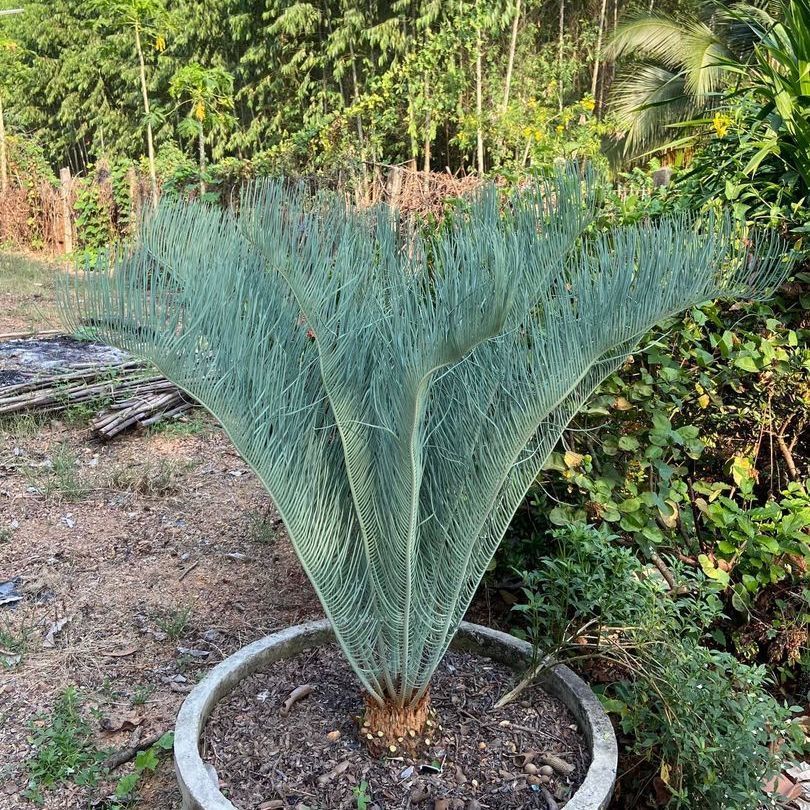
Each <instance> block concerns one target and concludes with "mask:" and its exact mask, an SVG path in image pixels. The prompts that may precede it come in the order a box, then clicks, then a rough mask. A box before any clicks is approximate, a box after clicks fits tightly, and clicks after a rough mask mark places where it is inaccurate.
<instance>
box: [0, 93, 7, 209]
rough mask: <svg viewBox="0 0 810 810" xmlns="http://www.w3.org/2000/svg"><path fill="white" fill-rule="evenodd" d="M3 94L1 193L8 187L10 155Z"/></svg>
mask: <svg viewBox="0 0 810 810" xmlns="http://www.w3.org/2000/svg"><path fill="white" fill-rule="evenodd" d="M3 115H4V114H3V96H2V95H0V193H2V194H5V192H6V190H7V189H8V155H7V153H6V122H5V119H4V117H3Z"/></svg>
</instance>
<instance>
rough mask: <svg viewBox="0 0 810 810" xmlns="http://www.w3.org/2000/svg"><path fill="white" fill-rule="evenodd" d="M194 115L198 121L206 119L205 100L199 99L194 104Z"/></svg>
mask: <svg viewBox="0 0 810 810" xmlns="http://www.w3.org/2000/svg"><path fill="white" fill-rule="evenodd" d="M194 117H195V118H196V119H197V120H198V121H204V120H205V104H204V102H202V101H198V102H197V103H196V104H195V105H194Z"/></svg>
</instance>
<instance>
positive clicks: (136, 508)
mask: <svg viewBox="0 0 810 810" xmlns="http://www.w3.org/2000/svg"><path fill="white" fill-rule="evenodd" d="M197 423H198V424H195V423H192V424H193V425H194V428H193V429H194V430H195V431H199V432H195V433H193V434H192V435H170V434H161V433H159V432H156V433H152V434H141V435H137V434H135V435H129V436H126V437H123V438H120V439H118V440H116V441H114V442H112V443H110V444H109V445H106V446H104V445H100V444H98V443H97V442H96V441H95V440H93V439H91V438H89V437H88V435H87V433H88V431H87V430H86V429H83V428H82V427H81V426H70V425H67V424H66V423H65V422H64V421H60V420H55V421H51V422H49V423H47V424H45V425H41V426H40V425H37V426H36V430H35V431H30V432H29V430H28V429H27V428H28V426H27V425H26V424H25V423H24V422H23V423H20V422H18V423H17V424H15V425H12V428H13V429H11V430H9V429H8V426H6V429H4V430H3V431H2V434H0V459H2V462H0V463H1V464H2V466H0V476H1V477H2V484H0V529H2V530H3V537H4V538H5V542H3V543H2V544H0V581H8V580H15V581H17V583H18V591H19V593H20V594H21V595H22V597H23V598H22V600H21V601H19V602H17V603H13V604H9V605H5V606H0V633H1V634H2V635H0V641H2V642H3V643H0V648H7V647H11V648H12V649H4V650H3V652H2V653H0V654H5V655H6V660H7V664H6V667H5V670H4V671H3V672H2V675H1V676H0V681H1V682H0V693H2V694H1V695H0V702H1V704H2V709H1V710H0V711H2V722H1V723H0V763H2V766H0V767H1V768H2V772H1V773H0V785H2V787H0V808H3V810H5V809H6V808H8V809H9V810H11V809H12V808H17V807H20V806H23V804H24V802H23V800H22V799H21V798H20V793H21V792H22V791H23V790H24V789H25V787H26V780H27V775H26V768H25V763H26V761H27V760H29V759H30V758H31V757H32V756H33V755H34V754H35V751H34V750H32V746H31V745H30V744H29V743H28V741H27V738H28V735H29V724H30V723H31V721H32V720H34V719H35V718H36V715H37V714H38V713H44V714H46V715H47V714H48V713H49V712H50V711H51V710H52V707H53V705H54V703H55V701H56V699H57V696H58V695H59V694H60V693H61V692H62V690H64V688H65V687H67V686H69V685H76V686H77V687H79V690H80V694H81V700H82V711H83V713H84V714H85V715H86V716H87V717H90V718H92V722H93V725H94V727H95V729H96V730H97V731H98V734H97V735H96V741H97V745H98V746H99V747H105V748H106V747H109V748H122V747H126V746H127V745H128V744H130V743H131V740H132V738H133V735H135V734H138V735H143V736H144V737H146V736H149V735H151V734H152V733H154V732H160V731H166V730H169V729H171V727H172V724H173V718H174V716H175V714H176V712H177V709H178V707H179V705H180V703H181V702H182V700H183V697H184V695H185V693H186V692H187V691H189V689H190V686H191V685H192V684H193V683H194V682H195V681H196V680H198V679H199V677H200V676H201V675H202V674H204V672H205V670H206V669H207V668H208V667H209V666H211V665H213V664H214V663H216V662H217V661H219V660H221V659H222V658H223V657H225V656H226V655H228V654H230V653H231V652H233V651H234V650H236V649H238V648H239V647H240V646H242V645H244V644H245V643H247V642H248V641H251V640H254V639H256V638H257V637H259V636H261V635H264V634H265V633H268V632H271V631H273V630H277V629H280V628H282V627H285V626H288V625H291V624H295V623H297V622H300V621H303V620H305V619H309V618H313V617H315V616H318V615H319V608H318V603H317V601H316V599H315V597H314V594H313V592H312V590H311V588H310V586H309V584H308V582H307V580H306V578H305V576H304V575H303V573H302V571H301V568H300V566H299V565H298V562H297V560H296V559H295V557H294V554H293V552H292V549H291V547H290V545H289V543H288V542H287V540H286V538H285V537H284V536H283V534H282V532H280V531H276V530H275V528H274V526H275V523H274V516H273V512H272V505H271V503H270V502H269V498H268V497H267V495H266V494H265V493H264V491H263V489H262V488H261V486H260V485H259V483H258V482H257V480H256V478H255V477H254V475H253V474H252V473H251V472H250V471H249V470H248V469H247V467H246V465H245V464H244V462H243V461H242V460H241V459H240V457H239V456H238V455H237V453H236V452H235V451H234V449H233V448H232V446H231V445H230V442H229V441H228V439H227V438H226V437H225V435H224V434H223V433H222V432H221V431H220V430H219V429H217V428H216V427H215V426H214V425H213V424H212V423H210V422H208V421H202V420H200V419H198V420H197ZM55 458H56V462H55V461H54V459H55ZM66 459H67V460H68V462H69V463H70V465H71V467H72V469H71V470H70V472H63V471H62V470H63V469H64V468H65V466H66V464H67V463H68V462H66V461H65V460H66ZM55 463H57V470H58V472H54V466H53V465H54V464H55ZM49 464H50V465H51V466H50V467H49V466H48V465H49ZM54 479H55V480H54ZM52 628H58V630H57V631H56V632H54V633H53V634H52V637H51V640H49V639H48V638H47V635H48V631H49V630H51V629H52ZM49 641H50V643H49ZM189 651H191V652H189ZM18 659H19V660H18ZM123 720H126V721H128V723H124V727H125V728H129V729H130V730H129V731H114V732H105V731H102V730H101V726H102V725H106V726H108V727H110V728H114V727H116V726H120V725H121V723H122V721H123ZM133 725H134V726H135V728H134V730H132V726H133ZM139 792H140V794H141V797H142V801H141V806H143V807H150V808H170V807H177V806H179V802H178V797H177V793H176V790H175V787H174V780H173V774H172V772H171V768H170V763H169V762H166V763H164V765H163V766H162V767H161V768H160V769H159V770H158V772H157V773H156V775H155V777H154V778H152V779H150V780H148V782H147V783H145V784H144V786H143V788H142V789H140V791H139ZM74 793H75V795H73V794H74ZM44 796H45V806H46V807H53V808H56V807H59V808H68V807H70V808H72V807H82V806H84V804H83V803H82V802H83V800H82V798H81V791H75V792H74V791H73V789H72V788H71V787H69V786H67V785H62V786H58V787H57V788H55V789H54V790H52V791H44Z"/></svg>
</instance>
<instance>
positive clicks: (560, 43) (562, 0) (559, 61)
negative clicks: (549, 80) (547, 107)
mask: <svg viewBox="0 0 810 810" xmlns="http://www.w3.org/2000/svg"><path fill="white" fill-rule="evenodd" d="M564 35H565V0H560V31H559V39H558V41H557V70H558V71H559V74H560V78H559V95H560V99H559V103H560V112H562V108H563V49H564V45H565V39H564Z"/></svg>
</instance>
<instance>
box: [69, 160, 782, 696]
mask: <svg viewBox="0 0 810 810" xmlns="http://www.w3.org/2000/svg"><path fill="white" fill-rule="evenodd" d="M591 208H592V194H591V192H590V191H589V188H588V184H587V183H584V184H583V183H581V182H580V181H579V180H578V179H577V178H576V177H575V176H573V175H569V174H561V175H560V176H558V177H557V178H556V179H554V180H552V181H549V182H548V183H546V184H541V185H538V186H536V187H534V188H532V189H530V190H528V191H524V192H521V193H519V194H516V195H515V196H513V197H512V198H510V199H508V200H506V201H505V202H504V200H503V199H500V200H499V197H498V195H497V194H496V193H495V192H494V191H493V190H492V189H488V190H486V191H484V192H483V193H482V194H481V195H480V196H479V197H478V198H477V199H475V200H474V201H472V202H471V203H470V204H469V205H468V206H466V207H462V208H459V209H458V210H457V211H455V212H454V214H453V215H452V217H451V221H448V222H446V223H445V224H444V225H443V226H442V227H441V228H440V229H439V231H438V232H437V233H434V234H432V235H429V236H415V235H414V233H413V229H412V228H408V227H406V223H402V222H400V221H398V219H397V217H396V216H395V215H394V214H393V213H392V212H391V211H390V210H388V209H384V208H379V209H375V210H372V211H367V212H358V211H355V210H351V209H350V208H349V207H347V206H346V205H345V204H343V203H341V202H339V201H337V200H332V201H331V202H330V201H327V202H324V201H323V200H320V201H314V200H312V199H311V198H310V197H308V196H307V195H306V194H305V193H304V192H303V191H301V190H296V189H293V188H291V187H290V186H289V185H287V184H285V183H283V182H280V181H279V182H266V183H261V184H259V185H256V186H254V187H253V188H252V189H251V190H249V191H248V192H247V193H245V195H244V196H243V198H242V200H241V203H240V206H239V208H238V212H234V211H230V210H219V209H216V208H211V207H207V206H204V205H199V204H184V203H176V204H166V205H163V206H162V207H160V208H159V210H158V211H157V212H156V213H155V214H154V216H153V217H152V218H151V219H150V221H148V222H147V223H146V224H145V225H144V227H143V229H142V233H141V236H140V239H139V242H138V244H137V246H136V247H134V248H133V249H131V250H130V251H128V252H127V253H126V254H125V255H122V256H120V257H119V258H118V259H117V260H116V261H115V262H114V266H113V268H112V270H111V271H107V270H106V269H97V270H95V271H93V272H85V273H83V274H79V275H78V276H74V277H73V279H72V280H70V281H68V283H67V286H66V287H65V289H64V290H63V293H64V294H63V295H62V297H61V302H62V310H63V315H64V317H65V319H66V320H67V321H68V322H70V323H72V324H73V325H77V326H78V325H80V324H85V325H86V324H93V325H95V326H96V327H97V328H98V330H99V333H100V335H101V336H103V337H104V338H105V339H107V340H109V341H110V342H112V343H114V344H117V345H120V346H123V347H125V348H127V349H129V350H131V351H133V352H134V353H136V354H139V355H143V356H145V357H147V358H149V359H150V360H152V361H153V362H154V363H155V364H156V365H157V366H158V367H159V368H160V370H161V371H162V372H163V373H164V374H165V375H166V376H167V377H168V378H169V379H171V380H173V381H174V382H176V383H177V384H178V385H179V386H181V387H182V388H184V389H185V390H186V391H188V392H189V393H190V394H191V395H193V396H194V397H195V398H196V399H197V400H199V401H200V402H201V403H202V404H203V405H205V407H206V408H208V409H209V410H210V411H211V413H212V414H214V416H216V418H217V419H218V420H219V421H220V422H221V423H222V425H223V426H224V428H225V430H226V431H227V432H228V435H229V436H230V437H231V439H232V440H233V442H234V444H235V445H236V447H237V448H238V449H239V451H240V453H241V454H242V455H243V456H244V458H245V460H246V461H247V462H248V463H249V464H250V465H251V466H252V467H253V469H254V470H255V471H256V473H257V474H258V475H259V477H260V478H261V480H262V481H263V483H264V484H265V486H266V487H267V489H268V490H269V492H270V494H271V495H272V497H273V500H274V501H275V504H276V506H277V507H278V510H279V512H280V514H281V516H282V517H283V520H284V523H285V524H286V527H287V530H288V532H289V536H290V538H291V540H292V542H293V544H294V546H295V549H296V551H297V553H298V555H299V557H300V559H301V562H302V564H303V566H304V568H305V570H306V572H307V574H308V575H309V577H310V579H311V580H312V583H313V585H314V586H315V588H316V590H317V592H318V595H319V597H320V599H321V601H322V603H323V606H324V609H325V610H326V612H327V614H328V616H329V617H330V619H331V620H332V622H333V623H334V627H335V630H336V633H337V637H338V639H339V641H340V644H341V646H342V648H343V650H344V652H345V654H346V656H347V658H348V660H349V661H350V663H351V665H352V667H353V668H354V670H355V672H356V673H357V676H358V678H359V679H360V681H361V682H362V684H363V686H364V687H365V689H366V690H367V691H368V693H369V695H370V696H371V698H372V699H373V700H376V701H378V702H380V703H383V702H388V703H394V704H395V705H399V706H403V707H407V706H408V705H412V704H413V703H414V702H415V701H417V700H419V699H420V698H422V697H423V696H424V694H425V692H426V690H427V687H428V682H429V680H430V677H431V675H432V673H433V672H434V670H435V668H436V666H437V664H438V662H439V660H440V659H441V657H442V655H443V654H444V652H445V650H446V649H447V646H448V644H449V641H450V639H451V637H452V636H453V633H454V631H455V629H456V627H457V625H458V623H459V622H460V620H461V618H462V616H463V615H464V612H465V610H466V608H467V606H468V605H469V603H470V600H471V599H472V597H473V595H474V593H475V590H476V587H477V586H478V584H479V582H480V580H481V577H482V576H483V574H484V571H485V569H486V568H487V565H488V564H489V562H490V560H491V558H492V556H493V554H494V552H495V549H496V548H497V546H498V543H499V542H500V540H501V538H502V536H503V534H504V532H505V530H506V528H507V526H508V525H509V522H510V520H511V518H512V516H513V514H514V512H515V510H516V509H517V507H518V505H519V504H520V503H521V500H522V499H523V497H524V495H525V493H526V490H527V488H528V487H529V486H530V484H531V483H532V482H533V481H534V479H535V478H536V476H537V474H538V472H539V471H540V468H541V466H542V464H543V462H544V460H545V459H546V457H547V455H548V454H549V453H550V451H551V450H552V448H553V447H554V445H555V443H556V442H557V441H558V439H559V437H560V435H561V433H562V431H563V430H564V428H565V427H566V425H567V424H568V422H569V420H570V419H571V418H572V416H573V415H574V414H575V412H576V411H577V409H578V408H579V407H580V406H581V405H582V403H583V402H584V401H585V400H586V399H587V397H588V396H589V394H590V393H591V392H592V391H593V390H594V388H595V387H596V386H597V385H598V384H599V382H600V381H601V380H603V379H604V378H605V376H606V375H608V374H610V373H611V372H612V371H614V370H615V369H617V368H618V367H619V366H620V365H621V364H622V363H623V362H624V360H625V359H626V357H627V354H628V352H630V351H631V350H632V348H633V347H634V346H635V344H636V343H637V341H638V340H639V339H640V337H641V336H643V334H644V333H645V332H646V331H647V330H648V329H649V328H650V327H651V326H652V325H653V324H655V323H656V322H658V321H660V320H662V319H664V318H666V317H667V316H670V315H672V314H674V313H677V312H678V311H680V310H682V309H684V308H685V307H688V306H690V305H693V304H697V303H699V302H702V301H704V300H707V299H710V298H714V297H718V296H730V297H736V296H740V297H746V298H751V297H755V296H762V295H766V294H768V293H769V291H770V290H771V289H772V288H773V287H774V285H775V284H776V283H778V281H779V276H780V275H781V271H780V261H779V259H778V252H779V245H778V244H777V243H775V242H773V241H772V242H770V243H769V244H768V245H765V250H764V252H763V253H760V254H759V256H758V257H756V258H754V256H753V254H752V253H751V251H750V249H749V248H746V247H744V246H743V244H742V243H741V242H739V241H735V240H733V239H732V238H731V227H730V226H729V224H728V223H718V222H711V223H704V224H703V225H700V224H698V223H695V222H693V221H691V220H688V219H665V220H661V221H659V222H656V223H643V224H638V225H635V226H632V227H625V228H621V229H617V230H614V231H611V232H608V233H598V232H591V231H590V230H589V232H588V233H587V234H586V229H587V228H588V225H589V223H590V222H591Z"/></svg>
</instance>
